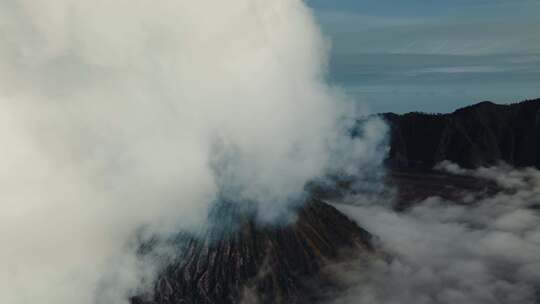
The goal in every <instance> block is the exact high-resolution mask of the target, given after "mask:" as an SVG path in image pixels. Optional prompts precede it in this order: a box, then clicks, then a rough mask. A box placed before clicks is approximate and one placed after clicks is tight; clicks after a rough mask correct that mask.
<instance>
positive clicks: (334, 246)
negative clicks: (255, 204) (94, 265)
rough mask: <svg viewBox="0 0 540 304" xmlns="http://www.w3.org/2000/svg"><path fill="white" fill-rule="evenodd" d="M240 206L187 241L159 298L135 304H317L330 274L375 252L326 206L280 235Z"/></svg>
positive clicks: (361, 233)
mask: <svg viewBox="0 0 540 304" xmlns="http://www.w3.org/2000/svg"><path fill="white" fill-rule="evenodd" d="M233 206H234V205H228V206H226V207H225V208H222V207H220V208H218V210H217V212H216V213H214V215H216V216H218V217H219V218H220V223H219V224H218V225H214V226H213V227H212V228H211V229H209V230H208V231H207V232H206V233H205V234H204V235H203V236H202V237H200V238H196V237H186V238H181V240H180V241H181V242H182V243H183V244H184V246H183V249H182V250H179V251H178V252H179V255H178V258H177V259H176V260H175V261H174V262H173V263H171V265H169V266H168V267H166V268H165V269H164V271H163V272H162V273H161V274H160V275H159V278H158V280H157V282H156V285H155V294H154V295H153V296H152V297H151V299H150V300H143V297H137V298H134V299H133V300H132V303H133V304H141V303H144V304H172V303H224V304H225V303H227V304H228V303H239V302H241V301H242V300H245V302H247V303H249V301H250V300H251V301H253V302H255V303H312V302H313V301H314V299H313V298H311V296H312V295H313V294H316V292H313V288H316V287H315V286H320V284H321V282H323V281H324V280H325V278H324V276H323V275H322V274H321V272H320V270H321V268H322V267H323V266H325V265H326V264H328V263H331V262H332V261H337V260H340V259H342V258H347V256H349V254H348V253H347V254H343V253H344V252H347V251H352V252H355V254H356V255H358V254H370V253H371V252H372V251H373V249H372V247H371V243H370V240H371V235H370V234H369V233H368V232H367V231H365V230H363V229H362V228H360V227H358V226H357V225H356V224H355V223H354V222H352V221H351V220H349V219H348V218H347V217H345V216H344V215H343V214H341V213H340V212H339V211H337V210H336V209H335V208H334V207H332V206H330V205H328V204H326V203H324V202H321V201H318V200H311V201H310V202H309V203H307V204H305V205H304V206H303V207H301V208H300V209H298V210H297V219H296V220H295V221H293V222H292V223H291V224H289V225H285V226H279V227H275V226H274V227H272V226H259V225H257V224H256V222H255V221H254V220H253V217H252V216H246V215H245V214H244V213H241V212H238V210H235V208H234V207H233ZM349 253H350V252H349ZM327 283H328V282H327ZM327 283H325V285H327Z"/></svg>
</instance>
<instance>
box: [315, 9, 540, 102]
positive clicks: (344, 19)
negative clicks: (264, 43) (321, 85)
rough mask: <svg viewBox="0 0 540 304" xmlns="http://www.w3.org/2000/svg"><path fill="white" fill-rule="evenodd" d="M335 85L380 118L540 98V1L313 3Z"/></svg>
mask: <svg viewBox="0 0 540 304" xmlns="http://www.w3.org/2000/svg"><path fill="white" fill-rule="evenodd" d="M307 3H308V4H309V5H310V6H311V7H313V8H314V10H315V13H316V16H317V20H318V22H319V23H320V25H321V27H322V29H323V31H324V32H325V34H327V35H328V37H329V38H330V40H331V41H332V46H333V49H332V58H331V64H330V78H331V81H332V82H334V83H336V84H338V85H340V86H342V87H344V88H345V90H346V91H348V92H349V94H350V95H351V96H353V97H354V98H355V99H357V100H359V101H361V102H364V103H366V104H368V105H369V106H370V107H371V108H372V110H373V111H376V112H386V111H393V112H407V111H425V112H448V111H452V110H454V109H455V108H457V107H460V106H464V105H467V104H471V103H473V102H476V101H482V100H492V101H495V102H501V103H503V102H515V101H519V100H522V99H526V98H534V97H540V17H539V16H540V0H452V1H448V0H444V1H443V0H406V1H395V0H393V1H390V0H307Z"/></svg>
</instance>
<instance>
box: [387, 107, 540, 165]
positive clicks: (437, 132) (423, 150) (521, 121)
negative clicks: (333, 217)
mask: <svg viewBox="0 0 540 304" xmlns="http://www.w3.org/2000/svg"><path fill="white" fill-rule="evenodd" d="M381 116H382V117H383V118H384V119H385V120H386V121H387V122H388V124H389V126H390V153H389V156H388V159H387V163H388V165H389V166H390V167H391V168H424V169H430V168H432V167H433V166H434V165H436V164H437V163H439V162H441V161H443V160H450V161H452V162H455V163H457V164H459V165H461V166H462V167H466V168H474V167H479V166H487V165H494V164H496V163H497V162H499V161H504V162H506V163H508V164H511V165H514V166H517V167H528V166H530V167H536V168H540V99H535V100H527V101H523V102H520V103H515V104H510V105H499V104H495V103H492V102H489V101H485V102H481V103H478V104H475V105H472V106H468V107H464V108H461V109H459V110H456V111H454V112H453V113H449V114H426V113H418V112H413V113H408V114H403V115H398V114H393V113H385V114H381Z"/></svg>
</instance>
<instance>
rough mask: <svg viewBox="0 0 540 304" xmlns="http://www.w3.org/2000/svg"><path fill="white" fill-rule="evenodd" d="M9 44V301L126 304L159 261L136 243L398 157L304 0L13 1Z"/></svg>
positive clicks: (2, 69) (1, 194) (5, 104)
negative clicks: (334, 79)
mask: <svg viewBox="0 0 540 304" xmlns="http://www.w3.org/2000/svg"><path fill="white" fill-rule="evenodd" d="M0 37H1V39H0V105H1V107H2V110H1V111H0V134H1V137H0V138H1V139H2V143H3V145H2V152H1V162H2V165H1V166H0V180H1V183H0V201H1V203H0V204H1V205H0V206H1V209H0V242H1V243H2V244H3V249H2V250H0V269H1V271H0V303H8V304H12V303H13V304H23V303H55V304H63V303H79V304H90V303H126V302H127V301H128V298H129V296H130V295H132V294H135V293H137V292H139V291H140V290H138V289H142V288H145V286H148V285H152V284H151V282H152V274H153V273H154V269H155V268H156V267H158V266H159V265H158V263H154V262H152V261H148V260H141V259H139V258H137V257H136V256H135V255H134V252H135V251H136V246H137V244H138V243H137V242H136V239H137V238H141V237H142V238H145V237H155V236H159V237H167V236H169V235H170V234H172V233H175V232H177V231H180V230H184V231H186V230H188V231H189V230H196V229H198V228H200V227H201V226H204V225H205V221H206V218H207V211H208V209H209V207H210V206H211V205H212V204H213V202H215V201H218V200H222V199H225V200H227V201H234V202H235V203H237V204H242V206H249V208H251V209H255V210H256V213H257V214H258V219H259V220H260V221H261V222H263V223H269V222H270V223H272V222H274V220H275V219H276V218H280V219H283V218H286V219H287V218H289V217H284V216H283V215H287V210H288V208H287V206H288V205H289V204H291V203H293V202H296V201H300V200H301V198H302V196H303V195H304V193H303V189H304V186H305V184H306V182H308V181H309V180H311V179H313V178H315V177H318V176H322V175H324V174H326V173H335V172H338V171H341V170H344V171H345V172H347V173H348V174H358V172H359V171H358V169H359V168H364V169H367V167H369V166H377V164H379V163H380V161H381V159H382V157H383V156H384V154H383V153H380V151H379V148H380V145H379V142H380V141H381V140H382V139H383V138H384V136H383V135H384V132H385V126H384V124H383V123H381V122H380V121H378V120H374V121H372V122H369V123H368V124H367V125H366V130H365V132H363V137H360V138H357V139H355V140H351V139H350V138H349V137H348V136H346V135H347V132H345V131H346V130H348V129H349V128H350V127H351V124H352V123H353V121H354V119H355V117H356V116H357V114H361V111H360V110H359V109H356V108H354V107H351V106H350V103H348V102H347V99H346V98H345V97H343V96H342V94H341V93H340V92H339V90H337V89H335V88H332V87H329V86H328V85H326V84H325V82H324V78H325V69H326V56H327V49H328V44H327V43H326V41H325V40H324V38H323V37H322V35H321V34H320V32H319V30H318V28H317V26H316V24H315V22H314V20H313V17H312V15H311V12H310V11H309V9H307V8H306V6H305V5H304V3H303V2H302V1H299V0H272V1H266V0H264V1H263V0H231V1H208V0H196V1H193V0H190V1H187V0H164V1H150V0H137V1H127V0H115V1H111V0H96V1H75V0H56V1H45V0H8V1H2V2H1V3H0ZM351 164H354V166H351ZM368 164H369V165H368ZM293 219H294V217H292V216H291V217H290V220H293ZM166 251H167V248H163V249H162V252H161V253H160V254H166Z"/></svg>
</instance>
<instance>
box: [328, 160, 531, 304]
mask: <svg viewBox="0 0 540 304" xmlns="http://www.w3.org/2000/svg"><path fill="white" fill-rule="evenodd" d="M438 169H440V170H445V171H449V172H452V173H456V174H464V175H472V176H477V177H481V178H485V179H490V180H493V181H495V182H497V184H498V185H499V186H500V187H501V188H502V189H503V191H502V192H501V193H499V194H497V195H495V196H492V197H489V198H485V199H481V200H480V201H470V202H469V203H467V204H465V205H464V204H463V203H460V202H448V201H443V200H441V199H439V198H436V197H433V198H429V199H427V200H426V201H424V202H422V203H419V204H418V205H416V206H415V207H414V208H412V209H410V210H408V211H407V212H405V213H396V212H394V211H392V210H390V209H389V208H386V207H381V206H380V204H377V203H365V202H364V203H363V202H359V201H357V203H358V205H356V206H347V205H340V207H339V208H340V209H341V210H342V211H343V212H345V213H346V214H348V215H350V216H351V217H353V218H354V219H356V220H357V221H358V222H359V224H361V225H363V227H365V228H366V229H367V230H369V231H370V232H372V233H373V234H375V235H376V236H378V238H379V242H380V246H381V250H383V251H385V252H387V253H388V254H389V257H388V258H376V259H373V260H371V261H366V260H364V261H356V262H354V263H352V264H347V265H338V266H336V267H337V269H333V270H332V273H334V274H335V275H337V278H338V279H339V280H340V281H341V282H342V283H344V284H345V285H348V286H350V288H349V289H348V290H347V291H346V292H345V293H343V294H342V295H339V296H338V298H337V299H336V300H335V301H333V303H537V301H538V297H539V294H540V293H539V290H540V213H539V211H538V208H539V206H540V171H538V170H536V169H530V168H529V169H514V168H511V167H509V166H507V165H501V166H498V167H493V168H480V169H478V170H466V169H463V168H460V167H459V166H457V165H455V164H452V163H449V162H444V163H442V164H440V165H439V166H438ZM471 197H474V196H471ZM343 266H346V267H343ZM351 269H352V270H351Z"/></svg>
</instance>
